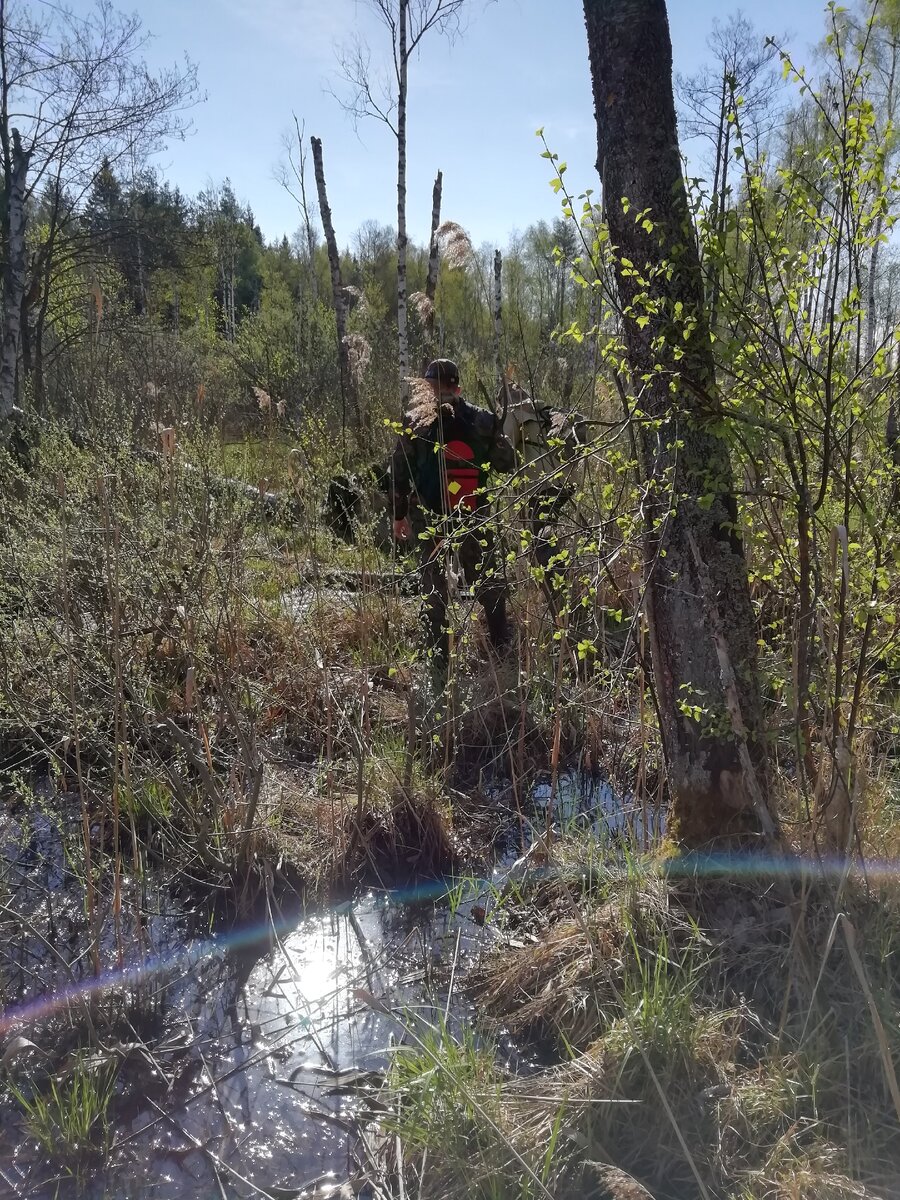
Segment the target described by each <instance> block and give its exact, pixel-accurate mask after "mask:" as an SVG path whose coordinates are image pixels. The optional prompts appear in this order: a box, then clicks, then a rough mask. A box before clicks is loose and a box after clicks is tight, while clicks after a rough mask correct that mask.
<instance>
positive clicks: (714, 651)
mask: <svg viewBox="0 0 900 1200" xmlns="http://www.w3.org/2000/svg"><path fill="white" fill-rule="evenodd" d="M584 13H585V21H586V25H587V36H588V49H589V53H590V63H591V77H592V82H593V90H594V106H595V116H596V122H597V151H598V153H597V169H598V171H599V173H600V177H601V181H602V184H603V200H604V208H605V211H606V215H607V220H608V222H609V232H610V241H611V244H612V246H613V247H614V256H615V275H616V284H617V289H618V293H619V298H620V302H621V307H622V310H623V312H624V313H625V314H626V316H625V321H624V335H625V344H626V351H627V356H628V361H629V365H630V368H631V373H632V381H633V389H634V393H635V396H636V403H637V407H638V410H639V413H640V415H641V417H642V418H644V419H643V420H642V421H641V424H640V427H639V436H640V449H641V462H642V468H643V473H644V477H645V486H646V488H647V504H646V505H645V513H646V518H645V520H646V523H645V530H644V548H645V570H646V583H647V590H646V597H647V614H648V618H649V623H650V632H651V648H652V658H653V669H654V681H655V686H656V692H657V697H658V703H659V711H660V716H661V721H662V735H663V743H664V750H665V756H666V764H667V770H668V779H669V786H670V789H671V795H672V805H673V832H674V833H675V835H676V836H677V837H679V838H680V840H681V841H682V842H683V843H684V844H686V845H689V846H703V845H708V844H710V843H713V842H721V841H722V840H723V839H726V838H731V837H738V838H741V837H744V836H746V835H747V834H751V835H755V834H759V833H760V832H761V829H762V827H763V825H764V824H765V823H766V822H765V821H764V820H763V819H762V815H761V814H760V813H759V805H758V803H757V804H756V805H754V798H755V797H758V796H759V791H758V789H755V787H754V784H755V780H749V779H748V778H747V774H746V766H747V764H748V762H749V764H750V765H751V769H752V770H753V771H755V772H756V773H757V775H758V777H759V779H761V780H762V781H763V783H764V782H765V773H764V770H763V768H764V765H765V754H764V748H763V742H762V736H761V735H762V729H761V704H760V697H759V688H758V680H757V672H756V640H755V636H754V621H753V611H752V607H751V602H750V590H749V586H748V581H747V568H746V562H745V559H744V553H743V546H742V543H741V538H740V535H739V533H738V530H737V505H736V502H735V497H734V485H733V478H732V467H731V460H730V455H729V449H728V444H727V442H726V441H725V440H724V439H723V437H722V436H720V434H719V433H718V428H719V424H720V422H719V421H718V420H717V416H716V413H717V407H718V405H717V400H716V382H715V370H714V363H713V357H712V350H711V345H710V340H709V328H708V324H707V319H706V312H705V308H704V301H703V281H702V276H701V271H700V262H699V258H698V254H697V248H696V241H695V238H694V232H693V229H692V228H691V222H690V215H689V209H688V204H687V197H686V193H685V188H684V182H683V179H682V174H681V161H680V157H679V150H678V140H677V131H676V123H675V104H674V99H673V94H672V47H671V41H670V38H669V27H668V20H667V16H666V6H665V0H584ZM636 213H637V214H640V218H639V219H637V220H636V219H635V214H636ZM694 545H696V547H697V548H698V550H699V559H698V557H695V555H694V553H693V551H692V547H693V546H694ZM698 561H701V562H702V565H703V575H702V577H701V574H700V571H699V569H698ZM713 610H714V611H715V613H717V614H718V618H719V628H718V630H716V631H715V633H716V636H715V637H714V629H713V625H712V621H713ZM723 654H724V655H725V657H726V658H727V660H728V661H729V662H730V664H731V666H732V667H733V670H734V675H735V679H736V687H737V697H738V700H739V705H740V713H741V716H742V727H741V728H740V729H736V728H735V721H734V719H733V715H732V711H731V709H732V707H733V706H730V705H729V704H728V703H727V699H728V698H727V696H726V692H725V687H724V686H723V679H722V669H721V661H722V656H723ZM745 740H746V749H745ZM747 751H749V758H748V755H747ZM742 760H743V761H742Z"/></svg>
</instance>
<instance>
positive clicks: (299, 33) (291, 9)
mask: <svg viewBox="0 0 900 1200" xmlns="http://www.w3.org/2000/svg"><path fill="white" fill-rule="evenodd" d="M225 2H226V4H227V7H228V9H229V10H230V12H231V13H232V15H233V17H234V18H235V19H236V20H238V21H240V22H241V23H242V24H244V25H245V26H246V27H247V28H248V29H249V30H251V31H252V32H253V34H255V35H257V36H261V37H263V38H267V39H269V40H271V41H274V42H276V43H278V45H279V46H280V47H281V48H282V50H289V51H290V52H291V53H293V54H296V55H297V57H298V66H299V65H300V64H301V63H307V64H308V63H311V62H312V63H317V64H328V65H331V64H333V62H334V47H335V45H336V44H337V43H340V42H342V41H344V40H346V38H347V37H348V36H349V35H351V34H353V33H354V32H355V31H356V30H357V29H358V28H360V27H361V26H366V27H367V26H368V25H369V24H370V22H371V15H370V14H369V13H368V12H367V11H366V10H365V7H364V5H361V4H359V3H358V0H328V3H323V2H322V0H225Z"/></svg>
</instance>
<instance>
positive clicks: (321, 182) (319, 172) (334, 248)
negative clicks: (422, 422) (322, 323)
mask: <svg viewBox="0 0 900 1200" xmlns="http://www.w3.org/2000/svg"><path fill="white" fill-rule="evenodd" d="M309 140H310V145H311V146H312V152H313V166H314V167H315V174H316V189H317V191H318V194H319V215H320V216H321V218H322V230H323V232H324V234H325V245H326V246H327V247H328V262H329V265H330V266H331V294H332V299H333V302H334V319H335V323H336V325H337V341H338V368H339V370H340V375H341V398H342V400H343V402H344V406H345V409H346V408H348V407H349V409H350V413H351V415H352V417H353V423H354V428H355V431H356V434H357V437H358V436H359V433H360V428H361V425H360V412H359V400H358V397H357V394H356V382H355V380H354V377H353V372H352V371H351V370H350V354H349V352H348V349H347V302H346V300H345V299H344V284H343V280H342V279H341V257H340V254H339V253H338V245H337V238H336V237H335V236H334V226H333V225H332V223H331V208H330V207H329V205H328V193H327V192H326V190H325V167H324V165H323V162H322V139H321V138H317V137H313V138H310V139H309ZM344 423H345V424H346V411H345V414H344Z"/></svg>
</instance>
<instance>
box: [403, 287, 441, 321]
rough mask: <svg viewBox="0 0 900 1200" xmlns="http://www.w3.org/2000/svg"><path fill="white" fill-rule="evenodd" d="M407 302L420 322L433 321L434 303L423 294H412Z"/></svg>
mask: <svg viewBox="0 0 900 1200" xmlns="http://www.w3.org/2000/svg"><path fill="white" fill-rule="evenodd" d="M409 302H410V304H412V306H413V308H414V309H415V310H416V312H417V313H418V316H419V320H420V321H422V322H425V323H427V322H429V321H433V320H434V311H435V310H434V301H433V300H431V298H430V297H428V296H426V295H425V293H424V292H413V293H412V295H411V296H410V298H409Z"/></svg>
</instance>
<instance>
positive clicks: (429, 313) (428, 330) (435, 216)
mask: <svg viewBox="0 0 900 1200" xmlns="http://www.w3.org/2000/svg"><path fill="white" fill-rule="evenodd" d="M443 183H444V177H443V175H442V174H441V172H440V171H438V173H437V175H436V176H435V180H434V191H433V192H432V193H431V240H430V241H429V243H428V275H427V276H426V278H425V298H426V300H427V301H428V308H427V310H426V317H425V344H426V346H427V348H428V353H429V354H430V353H431V349H432V342H433V341H434V298H435V296H436V295H437V284H438V271H439V269H440V254H439V247H438V238H437V231H438V226H439V225H440V223H441V191H442V188H443Z"/></svg>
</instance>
